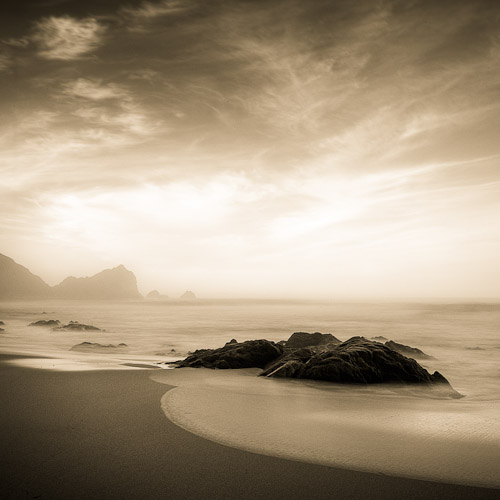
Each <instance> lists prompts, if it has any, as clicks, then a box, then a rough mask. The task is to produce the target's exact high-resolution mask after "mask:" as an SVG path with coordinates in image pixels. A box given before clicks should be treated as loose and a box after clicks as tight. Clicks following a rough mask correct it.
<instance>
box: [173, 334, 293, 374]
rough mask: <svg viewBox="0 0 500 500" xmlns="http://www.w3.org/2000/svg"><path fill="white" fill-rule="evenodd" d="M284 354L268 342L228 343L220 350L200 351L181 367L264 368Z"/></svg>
mask: <svg viewBox="0 0 500 500" xmlns="http://www.w3.org/2000/svg"><path fill="white" fill-rule="evenodd" d="M282 354H283V347H281V346H279V345H278V344H275V343H274V342H270V341H268V340H247V341H246V342H236V343H228V344H226V345H225V346H224V347H221V348H219V349H199V350H197V351H195V352H194V353H193V354H192V355H190V356H188V357H187V358H186V359H184V360H183V361H179V362H178V363H177V365H178V366H179V367H187V366H190V367H193V368H199V367H204V368H219V369H227V368H264V367H265V366H266V365H268V364H269V363H271V362H272V361H274V360H275V359H276V358H278V357H279V356H281V355H282Z"/></svg>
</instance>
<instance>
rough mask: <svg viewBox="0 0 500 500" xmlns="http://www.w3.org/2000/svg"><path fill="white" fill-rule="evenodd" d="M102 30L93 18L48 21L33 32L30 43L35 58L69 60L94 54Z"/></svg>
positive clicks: (48, 18) (41, 21)
mask: <svg viewBox="0 0 500 500" xmlns="http://www.w3.org/2000/svg"><path fill="white" fill-rule="evenodd" d="M104 31H105V28H104V27H103V26H102V25H101V24H99V22H98V21H97V20H96V19H95V18H92V17H87V18H84V19H75V18H72V17H70V16H64V17H53V16H52V17H47V18H44V19H42V20H40V21H39V22H38V23H37V24H36V25H35V29H34V34H33V35H32V37H31V38H32V40H33V41H34V42H35V43H36V44H37V46H38V54H39V55H40V56H41V57H43V58H45V59H59V60H72V59H77V58H79V57H82V56H84V55H86V54H88V53H89V52H92V51H93V50H95V49H96V48H97V47H98V46H99V45H100V44H101V41H102V36H103V34H104Z"/></svg>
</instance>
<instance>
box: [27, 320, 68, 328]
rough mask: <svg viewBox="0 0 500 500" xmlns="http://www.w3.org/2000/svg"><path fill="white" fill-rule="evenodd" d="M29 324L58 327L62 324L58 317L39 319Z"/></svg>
mask: <svg viewBox="0 0 500 500" xmlns="http://www.w3.org/2000/svg"><path fill="white" fill-rule="evenodd" d="M28 326H46V327H58V326H61V322H60V321H59V320H58V319H40V320H38V321H33V323H30V324H29V325H28Z"/></svg>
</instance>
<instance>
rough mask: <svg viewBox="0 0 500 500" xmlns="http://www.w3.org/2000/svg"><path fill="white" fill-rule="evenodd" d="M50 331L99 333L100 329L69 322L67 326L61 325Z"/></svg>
mask: <svg viewBox="0 0 500 500" xmlns="http://www.w3.org/2000/svg"><path fill="white" fill-rule="evenodd" d="M52 330H55V331H61V330H64V331H77V332H84V331H89V330H91V331H101V329H100V328H97V327H96V326H92V325H85V324H83V323H78V321H70V322H69V323H68V324H67V325H62V326H59V327H56V328H52Z"/></svg>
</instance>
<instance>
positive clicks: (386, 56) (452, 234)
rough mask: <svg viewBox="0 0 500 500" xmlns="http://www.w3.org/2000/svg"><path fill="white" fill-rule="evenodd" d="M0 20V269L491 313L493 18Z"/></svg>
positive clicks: (149, 5) (494, 274) (498, 288)
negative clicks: (115, 274)
mask: <svg viewBox="0 0 500 500" xmlns="http://www.w3.org/2000/svg"><path fill="white" fill-rule="evenodd" d="M0 9H1V12H0V26H1V32H0V35H1V40H0V96H1V97H0V116H1V117H2V119H1V120H0V169H1V170H0V253H4V254H6V255H8V256H10V257H12V258H14V259H15V260H16V261H17V262H19V263H21V264H23V265H25V266H27V267H29V268H30V270H32V271H33V272H35V273H36V274H39V275H40V276H41V277H42V278H44V279H45V280H46V281H47V282H49V283H50V284H55V283H57V282H59V281H61V280H62V279H63V278H64V277H66V276H67V275H70V274H71V275H75V276H86V275H92V274H94V273H96V272H98V271H100V270H102V269H104V268H109V267H114V266H116V265H118V264H124V265H125V266H126V267H127V268H129V269H131V270H133V271H134V272H135V274H136V276H137V278H138V282H139V287H140V289H141V291H142V292H143V293H147V292H148V291H150V290H151V289H154V288H156V289H158V290H160V292H162V293H166V294H169V295H171V296H176V295H178V294H180V293H182V292H183V291H184V290H186V289H192V290H194V291H195V292H196V293H197V294H198V295H199V296H205V297H250V296H253V297H258V296H264V297H302V298H339V297H345V298H349V297H368V298H370V297H372V298H383V297H403V298H405V297H439V296H442V297H472V298H474V297H475V298H480V297H500V70H499V68H500V31H499V29H500V28H499V26H500V23H499V20H500V5H499V3H498V2H497V1H481V0H475V1H460V0H453V1H445V0H441V1H439V2H436V1H435V0H433V1H418V0H415V1H412V0H404V1H383V0H382V1H375V0H367V1H347V0H344V1H341V0H329V1H308V2H305V1H298V0H297V1H286V0H285V1H277V0H269V1H256V0H252V1H250V0H247V1H244V0H226V1H223V0H221V1H210V0H178V1H176V0H172V1H151V2H137V1H135V2H134V1H128V2H121V1H107V2H101V1H96V0H94V1H86V2H81V1H64V0H46V1H37V2H26V1H19V0H18V1H10V0H8V1H3V2H2V7H1V8H0Z"/></svg>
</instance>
